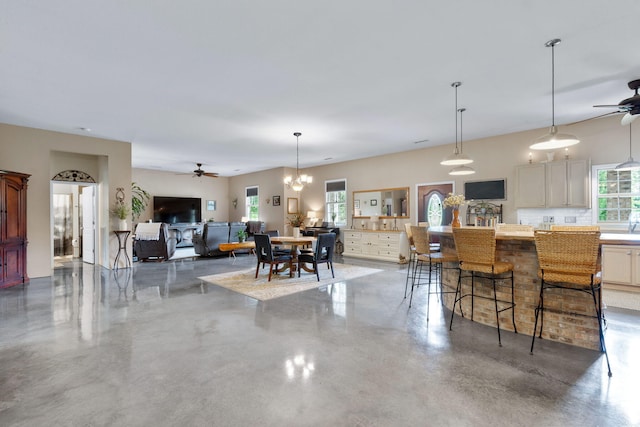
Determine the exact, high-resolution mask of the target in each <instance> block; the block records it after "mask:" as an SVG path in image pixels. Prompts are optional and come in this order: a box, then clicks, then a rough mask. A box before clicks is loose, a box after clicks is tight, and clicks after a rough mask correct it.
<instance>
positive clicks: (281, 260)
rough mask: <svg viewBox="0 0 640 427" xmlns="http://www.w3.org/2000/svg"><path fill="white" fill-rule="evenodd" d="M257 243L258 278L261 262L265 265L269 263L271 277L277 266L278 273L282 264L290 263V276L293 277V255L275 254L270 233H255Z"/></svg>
mask: <svg viewBox="0 0 640 427" xmlns="http://www.w3.org/2000/svg"><path fill="white" fill-rule="evenodd" d="M254 240H255V243H256V258H257V260H258V265H257V266H256V276H255V277H256V279H257V278H258V272H259V270H260V264H262V265H263V266H264V265H265V264H269V279H268V281H269V282H270V281H271V275H272V274H273V270H274V267H275V270H276V273H277V272H278V266H279V265H280V264H289V277H293V256H292V255H291V254H275V253H274V251H273V249H272V247H271V238H270V237H269V235H268V234H254Z"/></svg>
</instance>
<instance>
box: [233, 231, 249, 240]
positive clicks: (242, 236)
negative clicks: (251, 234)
mask: <svg viewBox="0 0 640 427" xmlns="http://www.w3.org/2000/svg"><path fill="white" fill-rule="evenodd" d="M236 235H237V236H238V242H240V243H242V242H244V241H245V240H247V232H246V230H238V232H237V233H236Z"/></svg>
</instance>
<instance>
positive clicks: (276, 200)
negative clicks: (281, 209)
mask: <svg viewBox="0 0 640 427" xmlns="http://www.w3.org/2000/svg"><path fill="white" fill-rule="evenodd" d="M273 206H280V196H273Z"/></svg>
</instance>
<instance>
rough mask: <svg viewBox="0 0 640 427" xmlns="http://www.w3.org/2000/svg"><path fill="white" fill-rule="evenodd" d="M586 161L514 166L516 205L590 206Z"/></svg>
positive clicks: (531, 206) (561, 161)
mask: <svg viewBox="0 0 640 427" xmlns="http://www.w3.org/2000/svg"><path fill="white" fill-rule="evenodd" d="M589 190H590V182H589V162H588V161H587V160H578V159H571V160H560V161H557V162H547V163H532V164H528V165H521V166H518V167H517V168H516V207H518V208H586V207H589V206H590V202H591V197H590V194H589Z"/></svg>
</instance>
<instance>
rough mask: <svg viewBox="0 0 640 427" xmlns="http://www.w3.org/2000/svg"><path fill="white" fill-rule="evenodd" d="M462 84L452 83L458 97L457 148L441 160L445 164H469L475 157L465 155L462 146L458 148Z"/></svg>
mask: <svg viewBox="0 0 640 427" xmlns="http://www.w3.org/2000/svg"><path fill="white" fill-rule="evenodd" d="M461 85H462V83H461V82H453V83H451V87H453V88H454V89H455V94H456V95H455V99H456V148H455V149H454V150H453V153H452V154H450V155H448V156H447V157H446V158H445V159H444V160H443V161H441V162H440V164H441V165H443V166H459V165H468V164H469V163H473V159H471V158H470V157H469V156H467V155H465V154H464V153H463V152H462V147H460V149H458V87H460V86H461Z"/></svg>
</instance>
